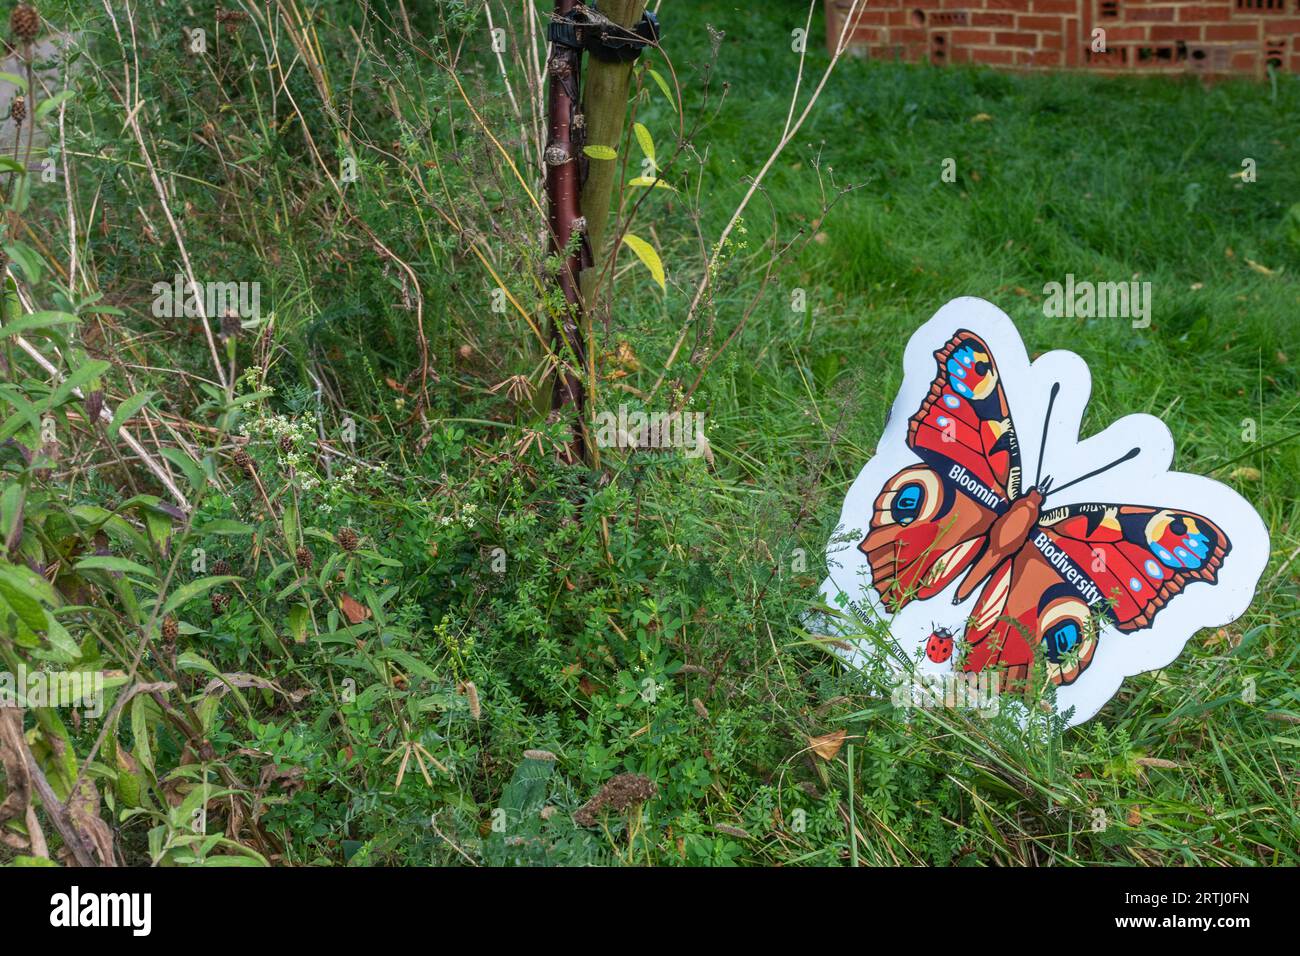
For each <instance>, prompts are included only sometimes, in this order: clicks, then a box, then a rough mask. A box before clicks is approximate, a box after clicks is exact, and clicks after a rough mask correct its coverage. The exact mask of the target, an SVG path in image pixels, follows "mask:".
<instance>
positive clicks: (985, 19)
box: [970, 11, 1016, 27]
mask: <svg viewBox="0 0 1300 956" xmlns="http://www.w3.org/2000/svg"><path fill="white" fill-rule="evenodd" d="M970 22H971V26H973V27H1013V26H1015V25H1016V15H1015V14H1014V13H984V12H982V11H976V12H974V13H972V14H971V15H970Z"/></svg>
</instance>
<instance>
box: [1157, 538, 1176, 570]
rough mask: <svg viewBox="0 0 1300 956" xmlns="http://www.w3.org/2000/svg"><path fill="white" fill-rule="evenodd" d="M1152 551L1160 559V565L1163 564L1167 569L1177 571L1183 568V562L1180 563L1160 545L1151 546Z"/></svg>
mask: <svg viewBox="0 0 1300 956" xmlns="http://www.w3.org/2000/svg"><path fill="white" fill-rule="evenodd" d="M1151 551H1152V553H1153V554H1155V556H1156V557H1157V558H1159V559H1160V563H1161V564H1163V565H1164V566H1165V567H1167V568H1173V569H1174V570H1175V571H1176V570H1178V569H1179V568H1181V567H1183V562H1181V561H1179V560H1178V559H1177V558H1175V557H1174V556H1173V555H1172V554H1170V553H1169V551H1168V550H1167V549H1166V548H1165V547H1163V546H1162V545H1158V544H1153V545H1151Z"/></svg>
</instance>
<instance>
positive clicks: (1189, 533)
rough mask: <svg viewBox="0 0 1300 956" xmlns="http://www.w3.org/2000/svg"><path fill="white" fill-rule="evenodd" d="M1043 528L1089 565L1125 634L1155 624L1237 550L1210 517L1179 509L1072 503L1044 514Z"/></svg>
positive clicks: (1215, 577) (1212, 580)
mask: <svg viewBox="0 0 1300 956" xmlns="http://www.w3.org/2000/svg"><path fill="white" fill-rule="evenodd" d="M1039 527H1040V528H1041V529H1042V530H1043V532H1044V534H1046V536H1047V538H1048V540H1049V541H1050V542H1051V543H1052V545H1053V546H1054V547H1055V548H1056V549H1058V551H1062V552H1064V553H1065V554H1066V555H1068V556H1069V557H1070V558H1071V559H1072V560H1074V561H1076V562H1082V563H1083V564H1084V567H1086V568H1087V569H1088V572H1089V575H1090V577H1091V578H1092V580H1093V582H1094V583H1095V585H1096V586H1097V588H1098V589H1099V590H1100V591H1101V592H1102V594H1103V595H1104V596H1105V598H1106V599H1107V601H1108V602H1110V603H1112V604H1113V607H1112V610H1111V616H1112V618H1113V619H1114V621H1115V626H1116V627H1117V628H1118V629H1119V630H1121V631H1125V632H1132V631H1138V630H1141V629H1143V628H1147V627H1150V626H1151V623H1152V621H1153V620H1154V618H1155V616H1156V614H1157V613H1158V612H1159V611H1160V610H1161V609H1162V608H1164V607H1165V606H1166V605H1167V604H1168V603H1169V601H1170V599H1171V598H1173V597H1174V595H1176V594H1179V593H1181V592H1182V591H1183V589H1184V588H1186V587H1187V586H1188V585H1189V584H1191V583H1193V582H1195V581H1206V582H1208V583H1210V584H1214V583H1215V582H1216V581H1217V580H1218V575H1219V568H1221V567H1222V566H1223V559H1224V558H1225V557H1227V555H1228V552H1229V551H1231V550H1232V543H1231V542H1230V541H1229V540H1228V536H1227V535H1226V534H1224V533H1223V529H1221V528H1220V527H1219V526H1218V525H1217V524H1215V523H1214V522H1213V521H1211V520H1210V519H1209V518H1206V517H1205V516H1203V515H1199V514H1195V513H1193V512H1189V511H1180V510H1178V509H1174V508H1149V507H1144V506H1140V505H1105V504H1080V505H1068V506H1066V507H1064V508H1057V509H1055V510H1054V511H1051V512H1049V513H1048V514H1046V515H1044V516H1043V517H1042V518H1040V519H1039Z"/></svg>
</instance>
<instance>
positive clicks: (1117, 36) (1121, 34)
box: [1088, 26, 1150, 46]
mask: <svg viewBox="0 0 1300 956" xmlns="http://www.w3.org/2000/svg"><path fill="white" fill-rule="evenodd" d="M1102 29H1103V30H1105V31H1106V45H1107V46H1109V45H1110V44H1112V43H1128V42H1130V41H1132V40H1145V39H1146V38H1147V30H1148V29H1150V28H1149V27H1136V26H1135V27H1102ZM1088 39H1089V45H1091V39H1092V38H1091V35H1090V36H1089V38H1088Z"/></svg>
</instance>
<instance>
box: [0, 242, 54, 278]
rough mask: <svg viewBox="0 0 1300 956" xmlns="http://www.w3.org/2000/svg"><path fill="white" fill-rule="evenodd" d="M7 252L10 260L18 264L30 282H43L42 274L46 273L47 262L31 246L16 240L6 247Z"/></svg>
mask: <svg viewBox="0 0 1300 956" xmlns="http://www.w3.org/2000/svg"><path fill="white" fill-rule="evenodd" d="M5 251H6V252H8V253H9V258H10V259H12V260H13V261H14V262H16V263H18V265H19V267H20V268H21V269H22V270H23V272H24V273H26V275H27V281H28V282H39V281H41V274H42V273H43V272H44V271H45V262H44V260H42V259H41V257H40V256H38V255H37V254H36V251H35V250H34V249H32V247H31V246H29V245H27V244H26V243H25V242H19V241H18V240H16V239H15V240H14V241H12V242H10V243H8V244H7V245H6V246H5Z"/></svg>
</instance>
